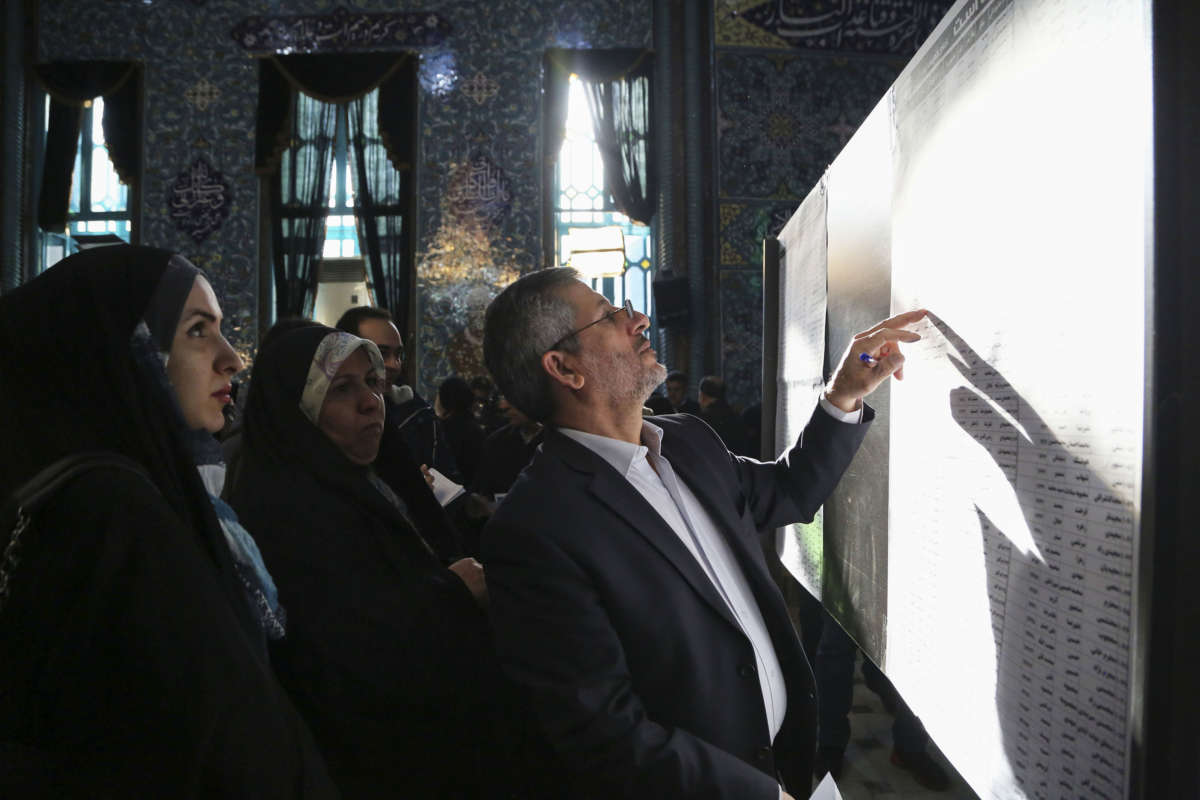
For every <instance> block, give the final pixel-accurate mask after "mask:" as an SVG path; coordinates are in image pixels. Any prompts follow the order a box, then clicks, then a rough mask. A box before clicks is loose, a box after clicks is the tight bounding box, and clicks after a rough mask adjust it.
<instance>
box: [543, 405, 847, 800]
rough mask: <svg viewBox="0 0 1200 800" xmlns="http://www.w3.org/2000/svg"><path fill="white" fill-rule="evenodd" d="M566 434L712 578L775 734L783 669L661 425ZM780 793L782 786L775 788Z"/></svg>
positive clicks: (837, 412)
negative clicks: (636, 431)
mask: <svg viewBox="0 0 1200 800" xmlns="http://www.w3.org/2000/svg"><path fill="white" fill-rule="evenodd" d="M820 404H821V408H823V409H824V410H825V411H826V413H828V414H829V415H830V416H832V417H833V418H834V419H837V420H840V421H842V422H846V423H850V424H854V423H858V422H861V421H862V409H861V408H860V409H859V410H857V411H851V412H845V411H842V410H841V409H839V408H837V407H835V406H834V405H833V404H832V403H830V402H829V401H828V400H826V399H825V397H824V396H822V397H821V399H820ZM559 430H560V431H561V432H562V433H563V435H564V436H567V437H569V438H571V439H573V440H575V441H576V442H579V443H580V444H582V445H583V446H584V447H586V448H588V449H589V450H591V451H592V452H594V453H595V454H596V455H598V456H600V457H601V458H603V459H604V460H605V461H607V462H608V463H609V464H610V465H612V467H613V469H615V470H616V471H617V472H618V473H619V474H620V475H622V476H623V477H624V478H625V479H626V480H627V481H629V483H630V485H631V486H633V488H634V489H636V490H637V491H638V493H639V494H640V495H641V496H642V497H644V498H645V499H646V502H647V503H649V504H650V506H651V508H653V509H654V510H655V511H657V512H658V514H659V515H660V516H661V517H662V518H663V521H664V522H666V523H667V525H668V526H669V527H670V528H671V530H672V531H674V532H675V535H676V536H678V537H679V540H680V541H681V542H683V545H684V547H686V548H687V549H688V552H689V553H691V554H692V557H693V558H695V559H696V563H697V564H699V565H700V567H701V569H703V570H704V574H705V575H707V576H708V579H709V580H710V581H711V582H712V585H713V587H714V588H715V589H716V590H717V594H718V595H720V596H721V599H723V600H724V601H725V605H726V606H727V607H728V608H729V611H730V613H731V614H733V618H734V619H735V620H737V623H738V625H739V626H741V629H742V632H743V633H744V634H746V638H747V639H749V640H750V646H751V647H752V648H753V650H754V660H755V663H756V667H757V669H758V682H759V687H760V688H761V690H762V697H763V708H764V710H765V711H766V714H767V729H768V733H769V734H770V737H771V741H775V736H776V735H777V734H778V733H779V728H780V727H781V726H782V725H783V718H784V715H786V714H787V686H786V684H785V683H784V679H783V670H782V669H781V668H780V666H779V658H778V656H777V655H776V654H775V646H774V645H773V644H772V643H771V635H770V633H769V632H768V631H767V625H766V623H765V622H764V621H763V617H762V611H761V610H759V607H758V602H757V601H755V599H754V593H753V592H752V591H751V589H750V585H749V583H747V581H746V576H745V574H744V573H743V572H742V569H741V567H740V566H738V563H737V558H736V557H735V556H734V554H733V551H732V550H731V549H730V547H729V542H727V541H726V540H725V537H724V536H722V535H721V532H720V531H719V530H718V529H717V525H716V523H715V522H714V520H713V518H712V517H711V516H710V515H709V513H708V511H707V510H705V508H704V506H703V505H702V504H701V503H700V500H699V499H698V498H697V497H696V495H695V494H694V493H693V492H692V490H691V489H690V488H689V487H688V485H687V484H686V483H684V482H683V481H681V480H679V479H678V478H677V477H676V476H675V471H674V470H673V469H672V468H671V464H670V462H668V461H667V460H666V459H665V458H663V455H662V436H663V430H662V428H660V427H658V426H657V425H654V424H653V423H650V422H647V421H643V422H642V444H637V445H635V444H630V443H629V442H624V441H621V440H620V439H612V438H609V437H607V436H599V435H597V434H594V433H584V432H583V431H579V430H575V429H573V428H560V429H559ZM781 794H782V789H781Z"/></svg>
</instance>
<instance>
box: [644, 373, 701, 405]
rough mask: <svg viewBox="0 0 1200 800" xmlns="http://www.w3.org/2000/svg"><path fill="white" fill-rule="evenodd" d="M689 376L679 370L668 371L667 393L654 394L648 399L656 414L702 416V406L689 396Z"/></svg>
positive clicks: (648, 403)
mask: <svg viewBox="0 0 1200 800" xmlns="http://www.w3.org/2000/svg"><path fill="white" fill-rule="evenodd" d="M687 389H688V376H687V373H684V372H680V371H679V370H672V371H671V372H669V373H667V380H666V390H667V394H666V396H665V397H664V396H663V395H659V394H654V395H651V396H650V398H649V399H648V400H647V401H646V405H647V406H648V407H649V408H650V409H652V410H653V411H654V413H655V414H695V415H696V416H700V406H699V404H698V403H697V402H696V401H695V400H693V399H692V398H690V397H688V396H687Z"/></svg>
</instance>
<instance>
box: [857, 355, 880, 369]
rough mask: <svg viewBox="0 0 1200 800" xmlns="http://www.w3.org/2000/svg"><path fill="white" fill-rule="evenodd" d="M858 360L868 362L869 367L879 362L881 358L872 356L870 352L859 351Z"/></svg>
mask: <svg viewBox="0 0 1200 800" xmlns="http://www.w3.org/2000/svg"><path fill="white" fill-rule="evenodd" d="M858 360H859V361H861V362H863V363H864V364H866V365H867V366H868V367H873V366H875V365H876V364H878V363H879V359H877V358H872V357H871V355H870V354H869V353H859V355H858Z"/></svg>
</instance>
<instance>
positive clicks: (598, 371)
mask: <svg viewBox="0 0 1200 800" xmlns="http://www.w3.org/2000/svg"><path fill="white" fill-rule="evenodd" d="M632 355H633V358H634V359H639V360H640V357H639V356H638V355H637V354H636V353H634V354H632ZM628 358H629V355H628V354H626V355H622V354H621V353H606V354H605V355H603V356H594V355H590V354H585V355H584V358H583V362H584V365H585V366H586V368H587V370H588V371H589V372H590V373H592V374H593V375H596V376H599V377H600V379H602V380H604V381H607V386H608V391H609V397H610V398H611V405H612V407H613V408H614V409H623V408H625V407H626V406H628V405H631V404H633V403H635V402H636V403H637V405H639V406H644V405H645V404H646V398H648V397H649V396H650V394H651V393H652V392H653V391H654V390H655V388H657V387H658V385H659V384H660V383H662V382H663V381H664V380H666V377H667V368H666V367H664V366H663V365H662V364H659V363H657V362H656V363H655V364H654V366H652V367H642V365H641V364H640V363H638V364H637V367H638V369H637V370H631V369H629V366H628V364H627V363H626V359H628Z"/></svg>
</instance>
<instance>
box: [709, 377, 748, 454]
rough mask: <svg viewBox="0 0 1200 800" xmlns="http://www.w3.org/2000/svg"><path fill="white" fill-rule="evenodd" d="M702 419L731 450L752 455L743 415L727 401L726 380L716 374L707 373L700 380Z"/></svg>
mask: <svg viewBox="0 0 1200 800" xmlns="http://www.w3.org/2000/svg"><path fill="white" fill-rule="evenodd" d="M700 419H702V420H704V421H705V422H707V423H708V426H709V427H710V428H712V429H713V430H714V431H716V432H717V436H720V437H721V441H722V442H724V443H725V447H726V449H728V450H729V452H731V453H736V454H737V455H739V456H748V455H750V450H749V448H748V446H747V442H746V429H745V427H744V426H743V425H742V420H741V417H739V416H738V415H737V412H736V411H734V410H733V408H732V407H731V406H730V405H729V403H727V402H725V381H723V380H721V379H720V378H718V377H717V376H716V375H706V376H705V377H704V378H703V379H702V380H701V381H700Z"/></svg>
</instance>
